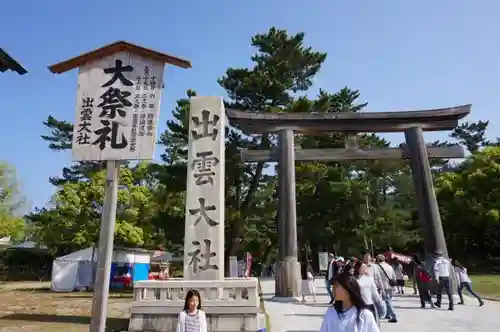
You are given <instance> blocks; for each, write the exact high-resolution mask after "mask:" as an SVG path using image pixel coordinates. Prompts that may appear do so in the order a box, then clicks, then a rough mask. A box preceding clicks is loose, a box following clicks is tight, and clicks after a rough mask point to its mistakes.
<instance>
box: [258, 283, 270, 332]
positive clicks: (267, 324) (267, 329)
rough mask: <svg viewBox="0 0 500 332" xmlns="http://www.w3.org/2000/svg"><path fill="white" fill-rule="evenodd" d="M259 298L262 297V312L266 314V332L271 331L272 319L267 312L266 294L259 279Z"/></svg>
mask: <svg viewBox="0 0 500 332" xmlns="http://www.w3.org/2000/svg"><path fill="white" fill-rule="evenodd" d="M259 298H260V312H261V313H263V314H264V315H266V332H270V331H271V321H270V320H269V315H268V314H267V312H266V307H265V306H264V296H263V294H262V287H261V286H260V280H259Z"/></svg>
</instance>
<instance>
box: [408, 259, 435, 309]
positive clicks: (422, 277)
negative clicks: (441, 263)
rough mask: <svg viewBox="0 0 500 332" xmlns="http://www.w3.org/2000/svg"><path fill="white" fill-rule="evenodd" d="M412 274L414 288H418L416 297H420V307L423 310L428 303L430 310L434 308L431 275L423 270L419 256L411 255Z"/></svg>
mask: <svg viewBox="0 0 500 332" xmlns="http://www.w3.org/2000/svg"><path fill="white" fill-rule="evenodd" d="M413 273H414V274H415V276H414V280H415V281H414V283H415V287H417V288H418V296H419V297H420V307H421V308H425V304H426V303H427V302H429V304H430V306H431V308H434V303H432V296H431V283H432V278H431V274H430V273H429V272H428V271H427V269H426V268H425V265H424V263H423V262H422V259H421V258H420V255H419V254H415V255H413Z"/></svg>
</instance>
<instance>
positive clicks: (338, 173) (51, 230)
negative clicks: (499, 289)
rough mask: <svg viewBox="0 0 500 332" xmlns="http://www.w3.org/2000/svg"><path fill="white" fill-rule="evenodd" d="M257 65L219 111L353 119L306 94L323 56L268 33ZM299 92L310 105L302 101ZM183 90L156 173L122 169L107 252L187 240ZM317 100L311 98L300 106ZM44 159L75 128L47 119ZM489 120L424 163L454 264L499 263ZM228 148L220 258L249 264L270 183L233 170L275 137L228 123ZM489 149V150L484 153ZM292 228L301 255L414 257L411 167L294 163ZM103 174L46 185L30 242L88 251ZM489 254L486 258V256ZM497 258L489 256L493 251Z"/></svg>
mask: <svg viewBox="0 0 500 332" xmlns="http://www.w3.org/2000/svg"><path fill="white" fill-rule="evenodd" d="M251 45H252V46H253V47H254V48H255V54H254V55H253V56H252V57H251V61H252V64H251V66H250V67H249V68H228V69H227V70H226V71H225V73H223V75H222V76H221V77H220V78H219V79H218V80H217V82H218V83H219V85H220V86H221V88H222V89H224V92H226V95H227V96H228V97H227V99H226V100H225V104H226V107H231V108H234V109H240V110H244V111H252V112H316V113H327V112H335V113H340V112H362V111H363V109H364V108H365V107H366V106H367V104H368V103H367V102H365V101H363V100H362V98H361V93H360V91H358V90H356V89H354V88H350V87H344V88H342V89H341V90H339V91H333V92H329V91H326V90H323V89H320V90H319V91H318V92H317V93H315V92H314V91H311V86H312V84H313V81H314V78H315V75H316V74H317V73H318V72H319V71H320V69H321V66H322V64H323V63H324V61H325V60H326V57H327V55H326V53H322V52H317V51H314V50H313V49H312V48H311V47H309V46H307V45H306V44H305V35H304V34H303V33H298V34H295V35H291V34H289V33H288V32H287V31H285V30H280V29H276V28H271V29H270V30H269V31H267V32H265V33H259V34H256V35H255V36H253V37H252V39H251ZM306 93H307V96H306ZM195 95H196V92H195V91H193V90H188V91H187V93H186V97H185V98H182V99H180V100H178V101H177V104H176V107H175V108H174V110H173V111H172V117H171V120H168V121H167V123H166V129H165V131H164V132H163V133H160V136H159V137H160V138H159V142H158V144H159V145H160V146H161V149H162V154H161V162H158V163H150V164H146V163H141V164H139V165H129V164H124V165H123V166H122V168H121V173H122V174H121V177H120V184H121V187H120V193H119V206H118V214H117V225H116V235H115V239H116V243H117V244H120V245H126V246H143V247H146V248H153V247H157V246H160V245H161V246H162V247H165V248H167V249H169V250H173V251H180V250H181V249H182V245H183V237H184V213H185V202H184V201H185V195H186V193H185V191H186V162H187V161H186V159H187V158H186V156H187V143H188V112H189V99H190V98H191V97H193V96H195ZM309 96H314V97H309ZM44 125H45V127H46V128H47V129H48V130H49V133H47V134H46V135H43V136H42V139H43V140H45V141H46V142H47V143H48V147H49V149H51V150H53V151H62V150H66V149H69V148H71V139H72V128H73V126H72V124H71V123H68V122H65V121H59V120H57V119H55V118H53V117H52V116H49V117H48V119H47V121H45V122H44ZM487 127H488V121H485V122H483V121H479V122H477V123H464V124H462V125H460V126H459V127H457V128H456V129H455V130H454V131H453V132H452V133H451V134H450V139H452V140H454V141H445V142H434V143H432V144H433V145H435V146H447V145H450V144H452V143H458V144H461V145H463V146H464V147H465V148H467V149H468V151H469V152H470V153H471V154H472V155H471V156H470V157H469V158H468V159H467V160H466V161H464V162H462V163H459V164H456V163H455V164H450V163H449V162H448V161H447V160H433V161H432V163H431V164H432V167H433V171H434V172H435V177H436V188H437V192H438V198H439V202H440V204H441V214H442V219H443V224H444V225H445V233H446V236H447V239H448V242H449V244H450V248H452V250H453V251H456V252H457V253H458V252H459V251H460V253H461V254H464V255H465V253H473V254H475V255H478V256H482V257H485V256H488V255H489V253H496V254H498V252H499V250H500V243H499V241H498V235H499V231H500V230H499V226H498V214H499V212H498V206H497V205H498V203H497V202H499V201H500V200H499V198H500V197H497V196H495V195H497V192H498V190H497V187H498V181H500V180H499V179H500V178H499V177H498V176H497V175H498V174H497V171H498V169H499V168H498V158H499V155H500V152H499V151H500V150H499V149H500V148H495V147H489V146H493V145H498V144H497V142H490V141H489V140H488V139H487V138H486V130H487ZM225 141H226V165H225V167H226V174H225V180H226V193H225V194H226V202H225V208H226V213H225V215H226V220H225V223H226V229H225V234H226V237H225V238H226V243H225V248H226V256H229V255H241V254H242V253H243V252H245V251H250V252H252V253H253V255H254V257H256V258H257V260H258V261H260V262H263V263H266V262H268V261H270V260H272V259H273V257H274V256H275V255H276V250H277V232H278V230H277V226H276V209H277V197H276V184H277V179H276V172H275V170H274V169H273V168H271V167H270V165H266V164H265V163H255V164H250V163H242V162H241V159H240V152H241V150H242V149H272V148H275V142H276V139H275V137H274V135H273V134H264V135H253V136H246V135H243V134H242V133H241V131H239V129H238V128H235V127H232V126H231V125H230V124H228V126H227V128H226V131H225ZM296 144H297V145H298V146H300V147H301V148H342V147H344V137H343V134H342V133H315V132H308V133H297V134H296ZM359 144H360V145H361V146H362V147H366V148H369V147H389V146H390V143H389V142H388V141H386V140H385V139H383V138H382V137H380V136H379V135H377V134H362V135H359ZM485 147H487V148H485ZM296 178H297V179H296V183H297V189H296V192H297V223H298V234H299V243H300V250H301V254H303V255H307V256H310V257H317V256H316V255H317V253H318V252H319V251H323V250H329V251H333V250H336V251H339V252H343V253H346V254H356V253H359V252H360V251H361V250H363V249H365V248H368V247H371V246H374V247H375V249H382V248H386V247H387V246H388V245H389V244H390V245H392V247H393V248H394V249H397V250H402V251H405V250H406V251H414V250H419V249H420V248H421V247H422V244H421V241H422V240H421V236H420V229H419V223H418V219H417V214H416V207H415V193H414V189H413V183H412V178H411V173H410V168H409V166H408V164H407V163H406V162H405V161H402V160H394V161H353V162H349V163H345V162H344V163H342V162H323V161H316V162H297V163H296ZM103 179H104V167H103V164H102V163H98V162H87V163H75V164H72V165H70V166H68V167H65V168H63V170H62V174H61V177H60V178H52V179H51V180H50V181H51V183H52V184H53V185H54V186H55V189H56V194H55V196H54V199H53V204H52V205H51V206H50V207H46V208H42V209H39V210H37V211H35V212H34V213H31V214H30V215H29V219H30V220H31V221H32V222H33V224H34V225H35V235H36V236H37V237H38V239H39V240H40V241H42V242H43V243H44V244H46V245H47V246H49V248H51V250H53V251H55V252H67V251H71V250H76V249H78V248H81V247H85V246H88V245H91V244H93V243H95V241H96V239H97V236H98V228H99V224H100V215H101V209H102V201H103V193H104V188H103ZM492 248H493V249H492ZM495 250H496V251H495Z"/></svg>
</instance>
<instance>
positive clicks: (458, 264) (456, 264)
mask: <svg viewBox="0 0 500 332" xmlns="http://www.w3.org/2000/svg"><path fill="white" fill-rule="evenodd" d="M453 265H455V266H456V267H458V268H461V269H463V268H464V266H463V265H462V263H460V261H457V260H456V259H454V260H453Z"/></svg>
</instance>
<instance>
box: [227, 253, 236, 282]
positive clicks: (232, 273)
mask: <svg viewBox="0 0 500 332" xmlns="http://www.w3.org/2000/svg"><path fill="white" fill-rule="evenodd" d="M229 276H230V277H231V278H237V277H238V258H237V257H236V256H229Z"/></svg>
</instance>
